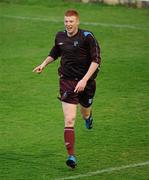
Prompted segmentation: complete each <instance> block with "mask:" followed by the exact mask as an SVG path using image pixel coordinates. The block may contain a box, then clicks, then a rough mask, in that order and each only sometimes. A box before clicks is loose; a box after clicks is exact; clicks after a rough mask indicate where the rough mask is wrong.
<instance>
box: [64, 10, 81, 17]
mask: <svg viewBox="0 0 149 180" xmlns="http://www.w3.org/2000/svg"><path fill="white" fill-rule="evenodd" d="M65 16H76V17H77V18H79V13H78V12H77V11H76V10H74V9H70V10H67V11H66V12H65Z"/></svg>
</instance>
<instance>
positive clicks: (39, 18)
mask: <svg viewBox="0 0 149 180" xmlns="http://www.w3.org/2000/svg"><path fill="white" fill-rule="evenodd" d="M2 17H5V18H14V19H20V20H31V21H45V22H53V23H63V21H61V20H58V19H48V18H42V17H27V16H10V15H3V16H2ZM81 24H84V25H92V26H103V27H113V28H127V29H149V28H147V27H142V26H140V25H137V26H134V25H129V24H111V23H101V22H85V21H81Z"/></svg>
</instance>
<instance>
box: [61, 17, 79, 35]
mask: <svg viewBox="0 0 149 180" xmlns="http://www.w3.org/2000/svg"><path fill="white" fill-rule="evenodd" d="M64 25H65V28H66V31H67V34H68V36H73V35H75V34H76V33H77V32H78V26H79V19H78V17H76V16H65V17H64Z"/></svg>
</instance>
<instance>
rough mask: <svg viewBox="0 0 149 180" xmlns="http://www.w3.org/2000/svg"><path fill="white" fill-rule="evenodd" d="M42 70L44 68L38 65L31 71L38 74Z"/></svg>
mask: <svg viewBox="0 0 149 180" xmlns="http://www.w3.org/2000/svg"><path fill="white" fill-rule="evenodd" d="M43 69H44V68H43V67H42V66H41V65H39V66H37V67H36V68H35V69H34V70H33V72H36V73H38V74H40V73H41V72H42V71H43Z"/></svg>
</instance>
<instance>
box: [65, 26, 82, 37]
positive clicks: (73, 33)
mask: <svg viewBox="0 0 149 180" xmlns="http://www.w3.org/2000/svg"><path fill="white" fill-rule="evenodd" d="M78 30H79V29H78V28H77V29H76V30H75V31H73V32H72V33H69V32H67V36H68V37H72V36H75V35H76V34H77V33H78Z"/></svg>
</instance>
